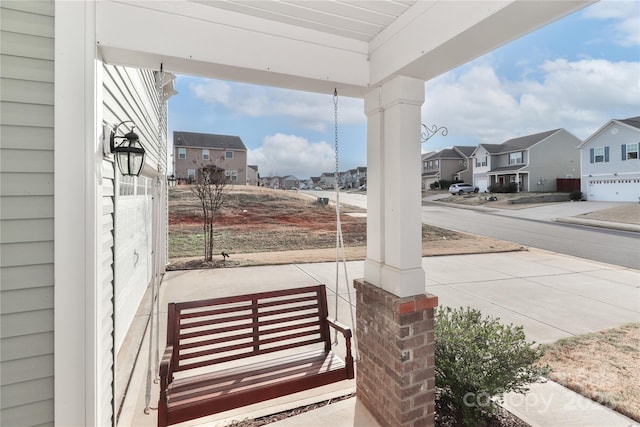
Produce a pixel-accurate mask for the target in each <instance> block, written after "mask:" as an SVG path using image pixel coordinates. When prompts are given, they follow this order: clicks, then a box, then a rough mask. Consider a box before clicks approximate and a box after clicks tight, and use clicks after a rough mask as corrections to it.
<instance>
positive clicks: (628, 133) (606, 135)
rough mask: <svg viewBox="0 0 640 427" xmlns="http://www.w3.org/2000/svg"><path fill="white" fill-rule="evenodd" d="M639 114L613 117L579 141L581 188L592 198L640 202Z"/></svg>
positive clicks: (585, 194)
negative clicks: (619, 117) (616, 118)
mask: <svg viewBox="0 0 640 427" xmlns="http://www.w3.org/2000/svg"><path fill="white" fill-rule="evenodd" d="M639 143H640V116H639V117H631V118H628V119H620V120H615V119H614V120H610V121H609V122H607V123H606V124H605V125H604V126H602V127H601V128H600V129H598V130H597V131H596V132H594V133H593V134H592V135H591V136H589V137H588V138H587V139H586V140H585V141H584V142H583V143H582V144H580V146H579V148H580V168H581V171H582V176H581V182H580V183H581V191H582V193H583V196H584V197H586V198H587V200H592V201H621V202H622V201H625V202H627V201H628V202H635V201H640V158H638V148H639V147H638V145H639Z"/></svg>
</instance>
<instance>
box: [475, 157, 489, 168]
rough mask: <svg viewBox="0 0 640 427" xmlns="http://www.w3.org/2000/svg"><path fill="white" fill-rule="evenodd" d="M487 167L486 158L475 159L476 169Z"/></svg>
mask: <svg viewBox="0 0 640 427" xmlns="http://www.w3.org/2000/svg"><path fill="white" fill-rule="evenodd" d="M481 166H487V156H484V157H478V158H477V159H476V167H481Z"/></svg>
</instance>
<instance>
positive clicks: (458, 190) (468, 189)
mask: <svg viewBox="0 0 640 427" xmlns="http://www.w3.org/2000/svg"><path fill="white" fill-rule="evenodd" d="M478 191H480V189H479V188H478V187H474V186H473V185H471V184H463V183H458V184H451V185H450V186H449V193H451V194H460V195H463V194H464V193H477V192H478Z"/></svg>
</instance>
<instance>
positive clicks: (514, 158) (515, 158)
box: [509, 151, 522, 165]
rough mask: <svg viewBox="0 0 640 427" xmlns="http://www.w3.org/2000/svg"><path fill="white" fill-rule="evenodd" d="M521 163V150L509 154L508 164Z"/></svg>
mask: <svg viewBox="0 0 640 427" xmlns="http://www.w3.org/2000/svg"><path fill="white" fill-rule="evenodd" d="M521 163H522V151H519V152H517V153H511V154H509V164H510V165H519V164H521Z"/></svg>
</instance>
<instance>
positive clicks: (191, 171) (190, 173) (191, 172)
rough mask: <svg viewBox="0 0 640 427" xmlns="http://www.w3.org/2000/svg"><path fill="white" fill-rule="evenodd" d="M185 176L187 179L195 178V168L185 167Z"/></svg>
mask: <svg viewBox="0 0 640 427" xmlns="http://www.w3.org/2000/svg"><path fill="white" fill-rule="evenodd" d="M187 178H188V179H196V170H195V169H187Z"/></svg>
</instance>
